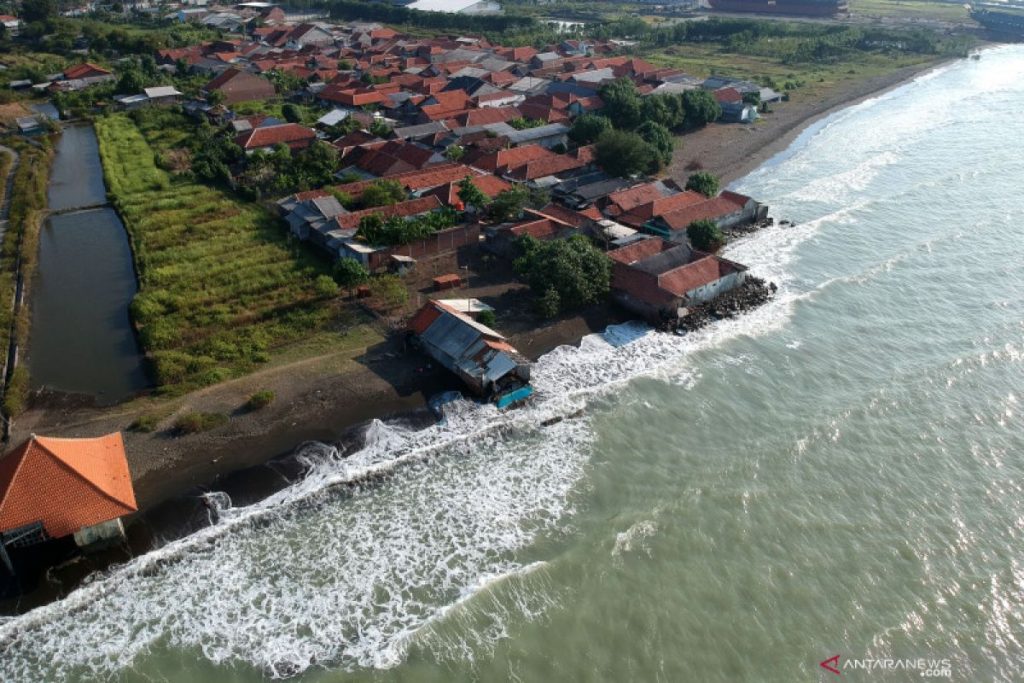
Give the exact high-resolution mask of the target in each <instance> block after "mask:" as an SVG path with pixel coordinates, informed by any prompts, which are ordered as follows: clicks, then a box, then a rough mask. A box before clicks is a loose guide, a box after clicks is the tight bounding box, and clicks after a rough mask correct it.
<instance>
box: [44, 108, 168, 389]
mask: <svg viewBox="0 0 1024 683" xmlns="http://www.w3.org/2000/svg"><path fill="white" fill-rule="evenodd" d="M105 203H106V188H105V186H104V183H103V169H102V167H101V165H100V159H99V149H98V146H97V142H96V135H95V133H94V131H93V129H92V128H91V127H86V126H72V127H68V128H65V130H64V133H63V135H62V136H61V139H60V142H59V143H58V145H57V155H56V158H55V159H54V164H53V170H52V172H51V175H50V187H49V204H50V209H51V210H53V211H64V210H69V209H74V208H76V207H84V206H91V207H96V206H101V207H102V208H92V209H88V210H84V211H71V212H69V213H61V214H57V215H54V216H52V217H51V218H50V219H49V220H48V221H47V222H46V224H45V225H44V226H43V229H42V232H41V234H40V239H39V269H38V273H37V275H36V278H35V281H34V282H33V285H32V295H31V298H30V301H31V306H32V337H31V341H30V344H29V366H30V370H31V375H32V383H33V388H35V389H38V388H43V387H45V388H47V389H50V390H55V391H61V392H69V393H75V394H84V395H88V396H91V397H93V398H94V399H95V400H96V402H97V403H99V404H101V405H105V404H112V403H117V402H118V401H122V400H124V399H126V398H129V397H130V396H132V395H133V394H135V393H137V392H138V391H140V390H141V389H144V388H145V387H146V386H148V384H149V382H148V379H147V377H146V373H145V371H144V369H143V366H142V357H141V354H140V352H139V347H138V343H137V341H136V339H135V336H134V334H133V332H132V327H131V320H130V319H129V315H128V306H129V304H130V303H131V300H132V297H133V296H134V295H135V293H136V290H137V286H136V281H135V272H134V267H133V264H132V254H131V248H130V246H129V244H128V236H127V233H126V232H125V229H124V226H123V225H122V223H121V220H120V218H119V217H118V216H117V213H116V212H115V211H114V210H113V209H112V208H110V207H109V206H103V205H104V204H105Z"/></svg>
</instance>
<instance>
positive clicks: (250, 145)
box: [235, 123, 316, 150]
mask: <svg viewBox="0 0 1024 683" xmlns="http://www.w3.org/2000/svg"><path fill="white" fill-rule="evenodd" d="M315 139H316V132H315V131H314V130H313V129H312V128H306V127H305V126H300V125H299V124H297V123H281V124H278V125H276V126H264V127H263V128H254V129H252V130H250V131H246V132H245V133H242V134H241V135H239V136H238V137H237V138H235V142H236V143H237V144H238V146H239V147H241V148H242V149H246V150H249V149H262V148H264V147H273V146H274V145H279V144H285V145H288V146H289V147H291V148H293V149H301V148H304V147H308V146H309V145H310V144H312V142H313V141H314V140H315Z"/></svg>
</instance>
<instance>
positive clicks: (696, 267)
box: [658, 256, 736, 296]
mask: <svg viewBox="0 0 1024 683" xmlns="http://www.w3.org/2000/svg"><path fill="white" fill-rule="evenodd" d="M734 270H736V268H735V264H733V263H732V262H731V261H726V260H725V259H720V258H718V257H716V256H705V257H704V258H699V259H697V260H696V261H693V262H691V263H687V264H686V265H685V266H680V267H678V268H675V269H673V270H670V271H668V272H667V273H662V274H661V275H659V276H658V286H659V287H661V288H662V289H664V290H665V291H667V292H670V293H672V294H674V295H675V296H686V293H687V292H690V291H692V290H694V289H697V288H698V287H700V286H702V285H706V284H708V283H710V282H714V281H715V280H718V279H720V278H723V277H725V276H726V275H728V274H729V273H732V272H733V271H734Z"/></svg>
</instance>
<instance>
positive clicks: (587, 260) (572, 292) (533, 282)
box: [514, 235, 612, 318]
mask: <svg viewBox="0 0 1024 683" xmlns="http://www.w3.org/2000/svg"><path fill="white" fill-rule="evenodd" d="M517 245H518V247H519V249H520V250H521V251H522V256H520V257H519V258H517V259H516V260H515V263H514V267H515V270H516V273H518V274H519V276H520V277H522V278H523V279H525V280H526V282H527V284H529V285H530V290H531V291H532V292H533V294H534V296H536V297H537V309H538V312H539V313H540V314H541V315H542V316H544V317H545V318H553V317H554V316H556V315H558V314H559V313H562V312H565V311H570V310H573V309H575V308H579V307H580V306H586V305H588V304H594V303H597V302H598V301H601V300H602V299H604V298H605V297H606V296H607V295H608V290H609V287H610V286H611V273H612V263H611V261H610V260H609V259H608V257H607V256H605V254H604V252H602V251H601V250H600V249H598V248H597V247H595V246H594V245H593V244H591V243H590V241H589V240H588V239H587V238H586V237H583V236H581V235H575V236H573V237H570V238H569V239H567V240H551V241H545V242H541V241H538V240H536V239H534V238H533V237H531V236H529V235H525V236H523V237H521V238H519V240H518V241H517Z"/></svg>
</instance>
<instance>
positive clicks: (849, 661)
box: [818, 655, 953, 678]
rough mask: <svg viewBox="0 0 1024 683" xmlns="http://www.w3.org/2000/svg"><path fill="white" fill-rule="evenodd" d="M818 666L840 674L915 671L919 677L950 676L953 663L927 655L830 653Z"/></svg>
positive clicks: (951, 675)
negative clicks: (875, 655) (885, 655)
mask: <svg viewBox="0 0 1024 683" xmlns="http://www.w3.org/2000/svg"><path fill="white" fill-rule="evenodd" d="M818 666H820V667H821V668H822V669H825V670H826V671H829V672H831V673H834V674H835V675H837V676H842V675H843V672H844V671H868V672H887V671H916V672H918V675H919V676H920V677H921V678H952V677H953V664H952V663H951V662H950V661H949V660H948V659H929V658H927V657H911V658H906V659H895V658H893V659H889V658H886V659H875V658H873V657H863V658H860V659H856V658H853V657H848V658H844V657H843V656H842V655H832V656H831V657H829V658H828V659H825V660H822V661H821V662H818Z"/></svg>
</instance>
